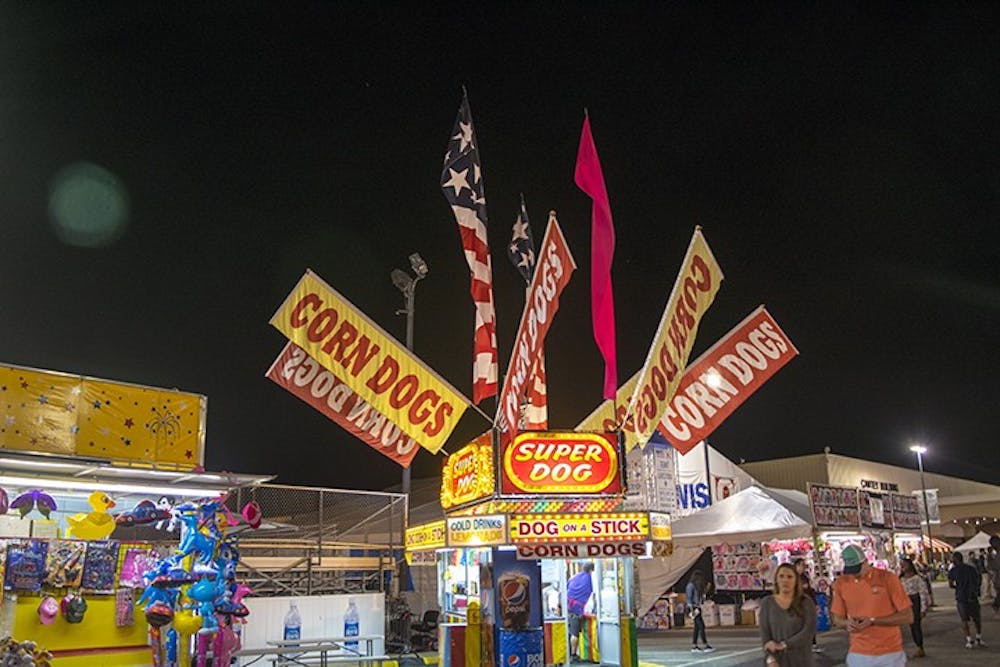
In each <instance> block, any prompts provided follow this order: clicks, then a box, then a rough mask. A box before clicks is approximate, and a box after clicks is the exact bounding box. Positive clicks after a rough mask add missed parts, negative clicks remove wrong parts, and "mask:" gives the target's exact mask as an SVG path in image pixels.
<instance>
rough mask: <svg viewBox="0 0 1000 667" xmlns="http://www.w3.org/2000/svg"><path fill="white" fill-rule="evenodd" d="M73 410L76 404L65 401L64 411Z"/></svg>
mask: <svg viewBox="0 0 1000 667" xmlns="http://www.w3.org/2000/svg"><path fill="white" fill-rule="evenodd" d="M73 410H76V406H75V405H73V404H72V403H67V404H66V412H73Z"/></svg>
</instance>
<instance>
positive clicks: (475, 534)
mask: <svg viewBox="0 0 1000 667" xmlns="http://www.w3.org/2000/svg"><path fill="white" fill-rule="evenodd" d="M447 522H448V546H449V547H486V546H494V545H500V544H507V515H506V514H490V515H482V516H461V517H454V518H451V519H447Z"/></svg>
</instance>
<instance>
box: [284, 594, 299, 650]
mask: <svg viewBox="0 0 1000 667" xmlns="http://www.w3.org/2000/svg"><path fill="white" fill-rule="evenodd" d="M284 638H285V641H288V640H290V639H302V616H301V615H300V614H299V608H298V607H296V606H295V603H294V602H290V603H289V604H288V613H287V614H285V635H284Z"/></svg>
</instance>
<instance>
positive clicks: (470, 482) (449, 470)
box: [441, 431, 496, 510]
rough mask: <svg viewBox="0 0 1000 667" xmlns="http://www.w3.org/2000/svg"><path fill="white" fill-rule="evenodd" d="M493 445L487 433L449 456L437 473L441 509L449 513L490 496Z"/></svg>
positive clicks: (492, 487) (491, 491) (492, 479)
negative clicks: (439, 472)
mask: <svg viewBox="0 0 1000 667" xmlns="http://www.w3.org/2000/svg"><path fill="white" fill-rule="evenodd" d="M495 483H496V480H495V479H494V476H493V445H492V444H491V433H490V431H487V432H486V433H483V434H482V435H480V436H479V437H477V438H476V439H475V440H473V441H472V442H470V443H469V444H467V445H466V446H464V447H462V448H461V449H459V450H458V451H457V452H455V453H454V454H452V455H450V456H449V457H448V458H447V460H446V461H445V463H444V468H442V470H441V507H442V509H446V510H447V509H450V508H452V507H456V506H458V505H464V504H466V503H471V502H473V501H476V500H479V499H481V498H485V497H486V496H488V495H490V494H491V493H493V489H494V485H495Z"/></svg>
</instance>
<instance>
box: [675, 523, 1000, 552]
mask: <svg viewBox="0 0 1000 667" xmlns="http://www.w3.org/2000/svg"><path fill="white" fill-rule="evenodd" d="M674 525H676V524H674ZM990 537H991V536H990V535H989V534H988V533H984V532H983V531H979V532H978V533H976V534H975V535H973V536H972V539H970V540H969V541H968V542H963V543H962V544H959V545H958V546H957V547H955V551H979V550H980V549H989V548H990Z"/></svg>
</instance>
